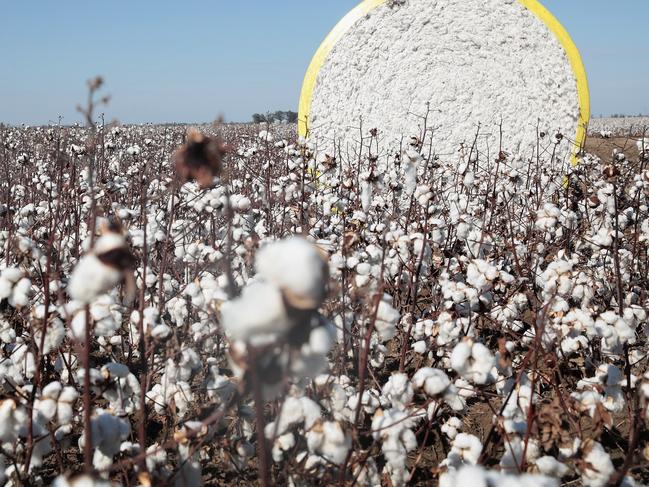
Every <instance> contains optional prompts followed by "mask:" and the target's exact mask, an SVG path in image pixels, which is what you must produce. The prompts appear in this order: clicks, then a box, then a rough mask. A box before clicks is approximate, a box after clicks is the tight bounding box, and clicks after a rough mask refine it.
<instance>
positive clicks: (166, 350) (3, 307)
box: [0, 125, 649, 487]
mask: <svg viewBox="0 0 649 487" xmlns="http://www.w3.org/2000/svg"><path fill="white" fill-rule="evenodd" d="M292 130H293V127H286V126H243V125H217V126H204V127H199V128H193V129H190V130H186V128H185V127H180V126H130V127H120V126H103V125H97V126H91V127H89V128H81V127H62V126H52V127H46V128H29V127H23V128H9V127H0V141H1V142H2V146H1V147H0V164H2V167H3V170H4V171H5V175H6V176H5V177H4V178H3V179H2V180H0V230H1V231H0V394H1V399H0V440H1V444H0V445H1V446H0V479H1V481H0V482H4V483H6V485H48V484H50V483H52V482H55V485H58V486H77V487H81V486H84V487H85V486H104V485H142V486H149V485H155V484H158V485H178V486H198V485H203V484H209V485H217V484H218V485H226V484H227V485H231V484H234V485H239V484H242V485H243V484H245V485H250V484H251V483H255V482H258V483H260V484H261V485H265V486H267V485H293V486H308V485H315V484H318V483H320V484H323V485H331V484H338V485H349V486H351V485H361V486H377V485H391V486H395V487H397V486H404V485H431V484H437V483H439V485H441V486H446V487H462V486H467V485H475V486H476V487H477V486H487V485H490V486H494V485H499V486H500V485H503V486H519V485H524V486H536V487H544V486H548V487H550V486H559V485H564V484H565V485H576V484H578V483H581V484H582V485H585V486H590V487H600V486H602V487H603V486H605V485H625V486H628V487H630V486H634V485H641V484H642V482H647V481H649V477H648V476H647V471H649V470H648V461H649V448H647V447H648V445H647V443H646V442H647V438H648V436H647V435H648V434H649V431H648V430H647V421H648V420H649V415H648V414H649V413H648V411H647V405H648V404H649V373H647V355H646V354H647V350H648V348H647V338H648V336H649V326H648V324H649V322H648V318H647V308H648V306H649V296H648V291H649V281H648V277H647V272H648V267H649V253H648V242H649V208H648V204H649V149H648V147H649V140H648V141H643V140H638V141H637V144H638V149H639V151H640V153H641V154H640V157H639V159H636V160H629V159H627V158H626V157H625V156H624V154H620V153H617V154H611V157H610V159H609V160H599V159H597V158H595V157H593V156H589V155H587V154H582V155H581V156H580V158H579V165H578V166H576V167H574V168H572V167H570V165H569V164H567V163H564V162H562V161H557V160H555V158H554V157H553V151H552V147H550V149H549V150H548V151H547V152H544V153H541V154H506V153H503V152H500V153H498V152H497V151H496V152H495V153H494V152H493V148H489V147H482V146H481V144H480V142H479V140H480V139H479V137H475V136H470V140H471V141H473V140H475V142H474V143H473V144H471V143H468V144H467V146H466V147H465V148H464V149H463V150H462V151H460V152H458V154H457V155H455V156H453V157H446V158H439V157H436V156H435V148H434V147H431V145H430V144H429V138H430V134H429V133H427V132H424V133H422V134H419V136H418V137H413V138H412V139H404V143H403V149H402V150H401V151H400V152H399V153H396V154H390V153H385V152H382V151H381V132H380V128H379V129H378V130H377V129H372V130H368V131H367V133H365V134H363V133H359V140H358V141H357V142H358V144H357V146H356V147H349V146H347V147H345V148H342V147H341V148H340V150H339V152H338V153H336V154H324V153H320V152H318V150H317V147H314V146H312V145H311V144H309V142H308V140H307V141H305V140H295V137H293V135H292ZM505 136H506V134H505ZM543 136H544V137H549V138H550V139H549V140H551V144H550V146H552V145H557V146H558V145H560V144H568V143H569V141H567V140H566V138H564V137H563V136H561V135H560V134H550V135H546V134H543ZM545 145H547V144H544V146H545ZM643 151H644V152H643ZM559 152H561V151H557V153H559Z"/></svg>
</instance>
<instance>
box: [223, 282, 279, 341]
mask: <svg viewBox="0 0 649 487" xmlns="http://www.w3.org/2000/svg"><path fill="white" fill-rule="evenodd" d="M221 315H222V322H223V328H224V329H225V331H226V332H227V334H228V336H230V338H232V339H234V340H240V341H242V342H249V343H251V344H253V345H256V346H259V345H261V344H264V343H270V342H273V341H274V340H275V339H277V337H278V336H279V335H282V334H284V333H286V332H287V331H288V330H289V329H290V327H291V320H290V319H289V317H288V315H287V313H286V308H285V307H284V299H283V297H282V293H281V291H280V290H279V289H278V288H277V287H275V286H274V285H272V284H268V283H265V282H255V283H252V284H250V285H248V286H246V287H245V288H243V291H242V293H241V296H239V297H238V298H237V299H234V300H232V301H229V302H226V303H224V304H223V307H222V309H221Z"/></svg>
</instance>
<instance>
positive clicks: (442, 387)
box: [412, 367, 451, 397]
mask: <svg viewBox="0 0 649 487" xmlns="http://www.w3.org/2000/svg"><path fill="white" fill-rule="evenodd" d="M412 383H413V384H414V386H415V387H416V388H417V389H423V390H424V392H425V393H426V394H428V395H429V396H431V397H435V396H438V395H440V394H442V393H444V392H445V391H446V389H447V388H448V387H449V386H450V385H451V381H450V379H449V378H448V376H447V375H446V373H445V372H444V371H443V370H440V369H433V368H431V367H422V368H421V369H419V370H418V371H417V372H415V375H414V376H413V378H412Z"/></svg>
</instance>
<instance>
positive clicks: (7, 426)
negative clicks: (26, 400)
mask: <svg viewBox="0 0 649 487" xmlns="http://www.w3.org/2000/svg"><path fill="white" fill-rule="evenodd" d="M26 420H27V414H26V413H25V411H24V409H23V408H22V406H19V405H18V404H17V403H16V402H15V401H14V400H13V399H4V400H2V401H0V441H2V442H3V443H12V442H14V441H15V440H16V439H17V438H18V431H19V429H20V428H21V427H22V426H23V425H24V424H26Z"/></svg>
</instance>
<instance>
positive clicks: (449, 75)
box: [299, 0, 590, 159]
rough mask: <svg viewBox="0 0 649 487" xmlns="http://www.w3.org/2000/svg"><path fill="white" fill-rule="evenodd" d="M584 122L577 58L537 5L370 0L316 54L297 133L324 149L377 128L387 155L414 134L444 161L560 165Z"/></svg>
mask: <svg viewBox="0 0 649 487" xmlns="http://www.w3.org/2000/svg"><path fill="white" fill-rule="evenodd" d="M589 118H590V106H589V93H588V82H587V79H586V73H585V69H584V66H583V63H582V60H581V57H580V55H579V51H578V50H577V48H576V47H575V45H574V43H573V42H572V40H571V38H570V36H569V35H568V33H567V32H566V30H565V29H564V28H563V27H562V26H561V24H560V23H559V22H558V21H557V20H556V19H555V18H554V17H553V16H552V14H550V12H548V11H547V10H546V9H545V8H544V7H543V6H542V5H541V4H540V3H539V2H538V1H537V0H366V1H364V2H363V3H361V4H360V5H359V6H358V7H356V8H355V9H354V10H352V11H351V12H350V13H349V14H348V15H347V16H346V17H345V18H344V19H343V20H342V21H341V22H340V23H339V24H338V25H337V26H336V27H335V28H334V30H333V31H332V32H331V33H330V34H329V36H328V37H327V38H326V39H325V41H324V43H323V44H322V45H321V46H320V48H319V49H318V51H317V53H316V54H315V56H314V58H313V60H312V62H311V65H310V66H309V69H308V71H307V74H306V77H305V81H304V85H303V88H302V95H301V99H300V113H299V133H300V135H302V136H308V137H309V139H310V140H311V141H312V142H314V143H315V144H316V145H317V147H318V149H319V150H322V151H325V152H327V153H330V154H331V153H335V152H341V151H342V152H345V151H347V152H348V151H349V150H350V149H351V150H357V148H358V147H359V141H360V140H361V139H363V138H365V137H368V136H369V133H370V130H371V129H377V131H376V132H374V131H372V132H374V133H377V134H378V135H377V139H378V142H379V144H378V145H379V147H380V148H381V150H382V151H384V152H387V153H396V152H398V151H399V150H400V148H402V147H404V146H405V144H406V143H407V141H408V140H409V139H410V137H412V136H414V137H420V138H425V139H426V140H427V142H426V144H429V143H430V144H431V145H430V147H432V149H433V151H434V152H435V154H436V155H438V156H439V157H445V158H453V157H458V156H461V155H462V154H463V153H464V154H465V153H467V152H468V151H470V150H475V151H477V152H480V153H494V152H495V153H496V154H497V153H498V152H499V151H500V150H501V149H502V150H503V151H504V152H506V153H510V154H519V155H521V156H523V157H532V156H535V155H537V153H540V155H541V156H548V157H549V156H551V155H553V154H554V156H555V157H559V158H564V159H568V158H570V157H571V156H574V154H575V153H576V152H577V151H578V150H579V149H580V147H581V145H582V144H583V140H584V136H585V129H586V125H587V123H588V120H589ZM355 148H356V149H355Z"/></svg>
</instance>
